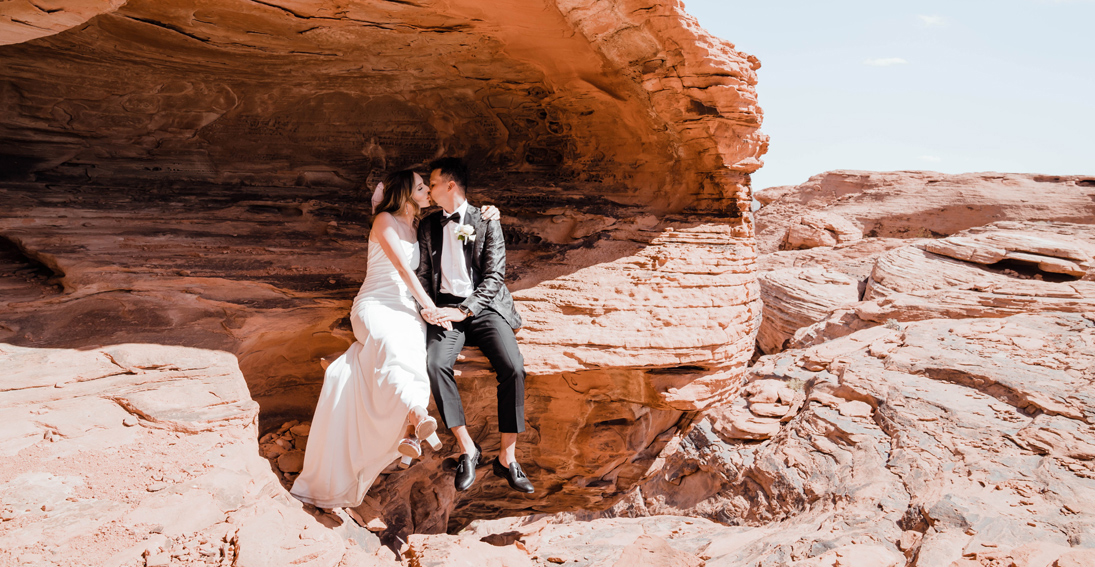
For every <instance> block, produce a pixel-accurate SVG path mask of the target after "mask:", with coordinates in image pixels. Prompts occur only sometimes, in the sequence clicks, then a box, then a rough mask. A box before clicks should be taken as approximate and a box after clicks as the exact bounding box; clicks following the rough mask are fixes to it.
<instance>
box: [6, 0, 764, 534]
mask: <svg viewBox="0 0 1095 567" xmlns="http://www.w3.org/2000/svg"><path fill="white" fill-rule="evenodd" d="M0 58H2V60H3V61H4V63H5V64H4V65H3V66H2V67H0V100H2V101H3V103H4V104H3V105H0V148H2V150H0V200H2V202H3V203H4V204H5V207H4V209H3V210H0V237H2V239H0V244H2V246H0V262H3V265H4V266H5V267H10V270H5V273H10V274H11V275H10V276H9V275H5V276H4V277H3V278H0V289H3V290H4V291H5V296H4V303H5V310H4V311H3V313H2V315H0V341H3V342H5V343H9V344H11V345H15V346H17V347H19V348H33V349H97V348H108V347H109V346H110V345H117V344H124V343H151V344H158V345H169V346H172V347H187V348H198V349H203V350H207V351H222V352H227V353H231V354H233V355H235V356H236V357H237V359H238V364H239V369H240V370H241V371H242V374H243V376H244V377H245V379H246V385H247V388H248V389H249V391H250V398H252V399H253V400H254V401H255V402H257V403H258V406H259V409H260V413H259V422H258V430H257V431H255V434H256V436H257V435H258V434H259V433H265V432H267V431H269V430H271V429H276V428H277V427H278V426H280V425H281V424H282V423H285V422H286V421H288V420H291V419H309V418H310V417H311V411H312V408H313V407H314V403H315V399H316V397H317V395H318V391H319V385H320V382H321V380H322V366H321V364H320V360H321V358H323V357H331V356H336V355H337V354H338V353H340V352H341V351H342V350H344V349H345V348H346V347H347V346H348V345H349V342H350V341H351V340H352V335H351V333H350V330H349V325H348V320H347V319H346V315H347V311H348V308H349V304H350V300H351V299H352V297H353V296H354V294H355V292H356V289H357V286H358V285H359V283H360V282H361V280H362V279H363V278H364V275H365V274H364V267H365V254H364V251H365V242H366V239H367V234H368V230H369V222H370V215H369V211H368V208H367V207H368V199H369V195H370V194H371V190H372V186H373V184H374V183H375V182H376V181H377V180H378V179H379V178H381V177H382V175H383V174H384V173H385V172H387V171H391V170H394V169H399V168H403V167H419V168H421V167H423V165H424V163H425V162H427V161H428V160H429V159H431V158H433V157H437V156H441V155H462V156H466V157H467V159H468V160H469V162H470V163H471V164H472V167H473V170H474V173H473V180H472V190H471V195H470V198H471V200H472V201H473V202H474V203H478V204H484V203H494V204H497V205H498V206H499V207H500V208H501V209H502V211H503V215H504V216H503V219H502V221H503V226H504V229H505V232H506V237H507V244H508V249H509V265H508V272H507V282H508V284H509V285H510V287H511V289H513V290H514V292H515V294H514V295H515V297H516V298H517V301H518V309H519V310H520V311H521V312H522V313H523V314H524V316H525V319H526V322H527V324H526V327H525V328H524V329H523V330H522V331H521V332H520V333H519V335H518V340H519V341H520V342H521V344H522V350H523V351H524V354H525V359H526V365H527V369H528V371H529V375H530V377H529V379H528V381H527V384H528V401H527V408H528V415H529V430H528V432H527V433H526V434H524V435H523V436H522V438H521V440H520V443H521V444H520V447H521V449H520V451H521V453H520V458H521V462H522V463H523V464H524V466H525V469H526V470H527V472H528V473H529V476H530V478H532V480H533V482H534V483H535V484H536V485H537V493H536V494H535V495H534V496H532V497H526V498H520V497H515V495H514V494H513V493H512V492H510V491H509V490H508V488H504V486H503V484H502V483H501V481H499V480H498V479H494V478H493V477H490V475H489V471H488V470H487V469H483V470H481V471H480V475H481V476H482V477H483V479H482V480H481V481H480V482H479V483H478V484H477V485H476V486H475V488H474V489H473V490H472V491H471V492H469V493H466V494H461V495H456V494H455V493H454V492H453V490H452V482H451V480H452V477H451V473H450V472H447V471H446V470H445V469H444V467H443V464H442V459H443V457H446V456H448V455H449V454H450V453H449V452H448V451H449V449H451V438H450V437H444V440H445V441H446V443H448V447H449V449H447V450H446V452H445V453H442V454H438V455H434V454H428V455H427V457H426V458H425V459H423V460H422V461H421V462H420V463H418V464H416V465H415V466H414V467H412V468H411V469H410V470H409V471H407V472H404V473H400V474H398V475H390V476H387V477H385V478H382V479H381V480H380V481H378V483H377V485H376V490H375V492H374V493H373V497H374V498H375V499H376V501H377V502H378V503H379V506H380V507H381V508H382V511H383V512H384V514H385V520H386V521H387V522H388V526H389V527H390V530H389V532H388V533H387V535H385V534H382V536H381V539H382V540H383V541H384V543H385V544H387V545H393V546H394V547H395V548H397V549H398V547H399V546H398V544H397V543H393V542H397V541H398V539H397V538H400V537H402V538H405V536H406V535H407V534H408V533H411V532H442V531H446V530H452V529H456V528H459V527H460V526H462V525H464V524H466V523H467V522H469V521H471V520H473V519H477V518H482V517H496V516H505V515H523V514H529V513H533V512H554V511H560V510H567V509H572V508H575V507H588V508H603V507H606V506H609V505H611V504H612V503H613V502H614V501H616V500H618V499H620V498H622V497H623V496H624V495H625V494H627V492H628V491H629V490H630V489H631V488H632V487H634V486H635V485H636V483H638V481H639V480H641V479H642V478H643V477H644V476H645V475H646V473H647V471H648V469H649V468H650V466H651V464H652V463H653V462H654V461H655V459H656V457H657V455H658V454H659V453H660V452H661V451H662V449H663V448H664V447H665V446H666V444H668V443H670V442H671V441H672V440H673V439H674V438H675V437H677V436H679V435H680V433H681V431H683V430H685V429H687V428H688V427H689V425H690V424H691V423H692V421H693V420H694V419H695V418H696V416H697V415H698V412H699V411H701V410H703V409H705V408H708V407H711V406H713V405H716V404H719V403H723V402H725V401H727V400H729V399H732V398H733V397H734V395H735V394H736V392H737V390H738V388H739V387H740V385H741V382H742V380H743V377H744V372H745V365H746V363H747V361H748V359H749V357H750V355H751V353H752V349H753V343H754V340H755V333H756V328H757V324H758V320H759V314H760V301H759V294H758V291H757V285H756V276H755V268H754V262H755V257H756V255H755V251H754V245H753V227H752V222H751V218H750V215H749V214H748V210H749V206H750V202H751V197H750V188H749V178H748V174H749V173H751V172H753V171H755V170H756V169H757V168H759V167H760V165H761V162H760V159H759V158H760V156H761V155H762V154H763V153H764V151H765V150H766V143H767V142H766V137H765V136H764V135H763V134H761V133H760V132H759V131H758V128H759V124H760V118H761V111H760V109H759V108H758V107H757V105H756V96H755V91H754V85H755V83H756V74H755V71H756V69H757V68H758V67H759V62H758V61H757V60H756V59H755V58H753V57H751V56H748V55H745V54H742V53H739V52H737V51H735V50H734V48H733V46H732V45H731V44H729V43H727V42H725V41H722V40H719V39H717V38H714V37H712V36H710V35H708V34H707V33H706V32H704V31H703V30H702V29H701V28H700V27H699V26H698V25H697V23H696V22H695V20H693V19H692V18H691V17H689V16H688V15H687V14H685V13H684V12H683V10H682V6H681V5H680V4H679V3H676V2H630V1H620V2H586V1H578V2H562V1H560V2H557V3H556V2H550V1H543V2H533V3H532V4H530V3H529V2H495V3H491V4H489V5H486V4H482V3H479V2H470V1H457V2H447V3H440V2H426V3H419V4H409V3H397V2H389V3H381V4H377V3H364V2H360V3H349V4H339V5H333V4H324V3H314V2H280V3H268V2H262V3H259V2H244V1H230V2H220V1H218V2H203V1H200V0H199V1H191V2H174V1H172V2H150V1H147V2H146V1H141V0H135V1H131V2H129V3H127V4H125V5H124V6H120V7H116V8H115V9H112V10H106V11H104V13H102V14H101V15H99V16H96V17H93V18H91V19H89V20H88V21H86V22H85V23H83V24H80V25H75V26H74V27H72V28H71V29H68V30H67V31H61V32H59V33H55V34H52V35H44V36H42V37H40V38H38V39H33V40H30V41H23V42H19V43H13V44H11V45H6V46H3V47H0ZM466 355H467V359H466V360H465V361H464V362H462V363H461V364H460V365H459V368H458V370H459V371H460V372H461V374H462V381H463V387H464V391H465V392H467V394H466V399H467V400H468V410H469V412H468V413H469V417H470V423H469V426H470V429H471V430H472V431H473V435H474V436H475V437H476V438H477V439H479V440H480V441H481V442H482V443H483V445H484V447H485V449H486V450H487V452H488V455H489V454H490V453H492V452H493V451H496V450H497V436H496V432H495V431H494V419H493V416H492V412H493V408H492V406H493V402H491V401H490V400H491V399H492V398H493V383H494V378H493V376H492V375H491V373H490V372H489V370H488V368H487V367H486V366H485V365H484V364H483V361H482V360H481V358H480V357H479V355H478V353H477V352H475V351H474V350H473V349H469V350H468V351H467V352H466ZM4 395H6V394H4ZM203 395H204V394H203ZM196 403H197V402H196ZM28 450H29V449H28ZM302 537H303V536H302Z"/></svg>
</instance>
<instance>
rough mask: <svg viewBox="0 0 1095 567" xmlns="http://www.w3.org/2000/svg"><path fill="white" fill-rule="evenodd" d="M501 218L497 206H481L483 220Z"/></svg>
mask: <svg viewBox="0 0 1095 567" xmlns="http://www.w3.org/2000/svg"><path fill="white" fill-rule="evenodd" d="M500 218H502V213H501V212H500V211H499V210H498V207H495V206H494V205H487V206H485V207H483V220H485V221H496V220H498V219H500Z"/></svg>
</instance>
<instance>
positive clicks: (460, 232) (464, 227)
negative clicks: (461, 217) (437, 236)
mask: <svg viewBox="0 0 1095 567" xmlns="http://www.w3.org/2000/svg"><path fill="white" fill-rule="evenodd" d="M456 239H457V240H459V241H460V242H464V243H468V242H475V227H474V226H472V225H470V224H458V225H456Z"/></svg>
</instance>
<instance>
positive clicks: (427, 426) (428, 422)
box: [414, 415, 441, 451]
mask: <svg viewBox="0 0 1095 567" xmlns="http://www.w3.org/2000/svg"><path fill="white" fill-rule="evenodd" d="M414 436H415V437H418V438H419V439H421V440H423V441H425V442H426V444H427V445H429V446H430V448H431V449H433V450H434V451H440V450H441V439H439V438H438V437H437V420H436V419H434V418H432V417H430V416H428V415H427V416H426V417H424V418H422V421H419V422H418V425H416V426H415V427H414ZM420 449H421V447H420Z"/></svg>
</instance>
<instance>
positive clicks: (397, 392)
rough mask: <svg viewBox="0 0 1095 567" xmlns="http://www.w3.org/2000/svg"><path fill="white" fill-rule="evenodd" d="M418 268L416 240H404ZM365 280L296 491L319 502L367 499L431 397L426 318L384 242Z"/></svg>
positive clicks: (372, 249) (326, 385)
mask: <svg viewBox="0 0 1095 567" xmlns="http://www.w3.org/2000/svg"><path fill="white" fill-rule="evenodd" d="M400 243H401V246H400V250H399V252H400V253H402V254H404V257H405V258H407V259H408V265H410V266H411V268H412V269H413V268H414V267H415V266H417V265H418V262H419V255H420V254H419V250H418V243H417V242H406V241H402V240H401V241H400ZM368 248H369V259H368V267H367V272H366V276H365V282H364V283H362V284H361V290H360V291H358V293H357V297H356V298H354V304H353V307H352V308H351V310H350V322H351V324H352V325H353V329H354V336H355V337H356V338H357V341H356V342H354V344H353V345H351V346H350V349H349V350H348V351H346V353H345V354H343V355H342V356H340V357H338V359H336V360H335V361H334V362H332V363H331V365H330V366H328V367H327V373H326V375H325V376H324V378H323V390H322V391H321V392H320V394H319V402H318V404H317V405H316V413H315V417H313V418H312V428H311V431H310V433H309V435H308V447H307V449H306V450H305V453H304V469H303V470H302V471H301V473H300V476H299V477H297V479H296V482H294V483H293V489H292V490H291V491H290V492H292V494H293V496H296V497H297V498H298V499H300V500H302V501H304V502H308V503H310V504H313V505H315V506H318V507H320V508H351V507H355V506H358V505H360V504H361V502H362V500H363V499H364V498H365V493H366V492H368V491H369V487H370V486H371V485H372V483H373V481H374V480H376V477H377V475H379V474H380V472H381V471H383V470H384V469H385V468H387V467H388V465H390V464H391V463H392V461H394V460H395V459H397V458H399V453H398V452H397V450H396V448H397V446H398V444H399V441H400V439H402V438H403V436H404V434H405V433H406V426H407V417H408V414H409V412H410V409H411V408H413V407H416V406H417V407H422V408H425V407H426V406H427V405H428V404H429V402H430V381H429V378H428V377H427V376H426V324H425V323H424V322H423V321H422V317H420V316H419V314H418V308H417V307H416V305H415V302H414V298H413V296H412V295H411V292H410V290H409V289H408V288H407V285H406V284H405V283H403V280H402V278H400V277H399V274H398V273H397V272H396V271H395V266H393V265H392V262H391V261H390V260H388V257H387V256H386V255H385V254H384V250H383V249H382V248H381V247H380V245H379V244H374V243H372V242H370V243H369V247H368Z"/></svg>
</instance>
